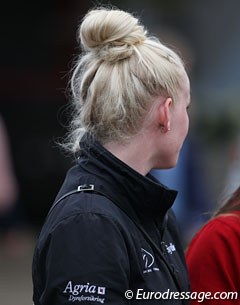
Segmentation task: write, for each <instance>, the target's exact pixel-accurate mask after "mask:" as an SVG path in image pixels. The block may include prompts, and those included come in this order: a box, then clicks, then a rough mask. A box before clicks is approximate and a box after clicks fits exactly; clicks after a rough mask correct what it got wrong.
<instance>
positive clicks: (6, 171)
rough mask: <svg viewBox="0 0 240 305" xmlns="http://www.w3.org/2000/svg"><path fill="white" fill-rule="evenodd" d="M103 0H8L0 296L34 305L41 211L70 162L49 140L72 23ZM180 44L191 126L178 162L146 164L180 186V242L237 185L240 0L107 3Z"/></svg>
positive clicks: (1, 102)
mask: <svg viewBox="0 0 240 305" xmlns="http://www.w3.org/2000/svg"><path fill="white" fill-rule="evenodd" d="M109 3H110V2H109V1H108V2H107V1H97V2H96V1H87V0H78V1H77V0H71V1H64V0H58V1H31V2H29V1H28V2H23V1H21V2H16V1H15V3H12V2H7V3H5V5H4V7H2V10H1V12H2V17H1V21H2V33H3V34H2V37H1V41H2V44H1V50H2V56H1V62H0V65H1V74H0V78H1V81H0V86H1V90H0V96H1V98H0V299H1V304H3V305H15V304H17V305H28V304H32V301H31V297H32V284H31V259H32V251H33V247H34V242H35V239H36V238H37V236H38V233H39V230H40V228H41V225H42V223H43V221H44V218H45V216H46V214H47V212H48V210H49V208H50V206H51V204H52V202H53V200H54V198H55V195H56V193H57V191H58V189H59V187H60V185H61V183H62V181H63V179H64V176H65V173H66V171H67V169H68V168H69V167H70V166H71V165H72V164H73V160H72V159H71V158H70V157H69V156H65V155H64V154H63V153H62V152H61V151H60V149H59V148H58V146H57V144H56V142H57V141H58V140H59V139H61V138H62V137H63V136H64V134H65V132H66V125H67V118H68V99H67V94H66V87H67V82H68V79H69V70H70V68H71V66H72V62H73V60H74V58H75V57H76V56H77V55H78V54H79V47H78V45H77V42H76V30H77V26H78V24H79V22H80V20H81V18H82V17H83V16H84V15H85V13H86V12H87V11H88V9H89V8H90V7H92V6H93V5H96V4H109ZM111 4H112V5H114V6H117V7H118V8H121V9H124V10H128V11H130V12H134V13H136V15H137V16H140V18H141V20H142V21H143V23H144V25H145V26H146V27H147V29H148V31H149V33H151V34H153V35H156V36H158V37H159V38H160V40H162V41H163V42H165V43H166V44H168V45H169V46H170V47H172V48H174V49H175V50H178V52H179V53H180V54H181V55H182V57H183V58H184V60H185V63H186V67H187V70H188V73H189V76H190V80H191V89H192V92H191V94H192V104H191V109H190V133H189V136H188V138H187V140H186V142H185V144H184V147H183V150H182V152H181V155H180V159H179V163H178V166H177V167H176V168H175V169H172V170H169V171H153V174H154V175H155V176H156V177H157V178H159V179H160V180H161V181H162V182H163V183H166V184H167V185H168V186H170V187H173V188H176V189H178V190H179V195H178V197H177V201H176V203H175V204H174V209H175V212H176V214H177V217H178V220H179V223H180V226H181V230H182V231H181V232H182V240H183V243H184V246H185V247H186V246H187V245H188V242H189V241H190V239H191V238H192V236H193V235H194V234H195V232H196V231H197V230H198V229H199V227H200V226H201V225H202V224H203V223H204V222H205V221H207V220H208V219H209V217H211V215H212V213H213V211H214V210H215V209H216V208H217V207H218V205H220V204H221V202H222V201H223V200H224V198H226V196H227V195H228V194H229V193H231V192H232V191H233V190H234V189H235V188H236V187H237V186H238V184H239V181H240V179H239V176H240V162H239V161H240V137H239V121H240V120H239V108H240V106H239V105H240V103H239V95H240V92H239V91H240V86H239V82H240V60H239V59H240V58H239V54H240V39H239V38H238V37H239V36H238V35H239V33H240V18H239V11H240V2H239V1H238V0H201V1H197V0H131V1H129V0H128V1H127V0H121V1H120V0H119V1H117V0H116V1H115V0H113V1H112V2H111Z"/></svg>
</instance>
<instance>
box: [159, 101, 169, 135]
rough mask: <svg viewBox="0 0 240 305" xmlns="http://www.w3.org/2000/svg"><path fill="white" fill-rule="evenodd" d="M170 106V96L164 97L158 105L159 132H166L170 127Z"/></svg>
mask: <svg viewBox="0 0 240 305" xmlns="http://www.w3.org/2000/svg"><path fill="white" fill-rule="evenodd" d="M171 106H172V99H171V98H170V97H168V98H166V99H165V101H164V102H163V104H162V105H161V107H160V112H159V122H160V127H161V132H162V133H166V132H168V131H170V129H171V126H170V125H171V123H170V107H171Z"/></svg>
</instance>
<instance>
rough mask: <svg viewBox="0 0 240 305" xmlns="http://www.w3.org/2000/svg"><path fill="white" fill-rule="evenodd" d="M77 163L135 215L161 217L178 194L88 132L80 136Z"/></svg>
mask: <svg viewBox="0 0 240 305" xmlns="http://www.w3.org/2000/svg"><path fill="white" fill-rule="evenodd" d="M80 145H81V155H80V158H79V166H80V167H81V168H82V169H83V170H84V172H88V174H90V175H92V176H94V180H95V182H94V183H95V184H96V183H97V184H99V185H98V187H101V188H103V190H105V189H106V192H107V193H108V194H109V195H110V196H111V197H112V198H115V199H116V200H117V201H118V202H119V203H120V204H122V205H131V208H132V209H133V210H134V211H135V213H136V214H137V215H138V217H140V218H142V217H150V218H153V217H156V216H159V217H161V218H163V217H164V215H165V214H166V212H167V210H168V209H169V208H171V206H172V205H173V203H174V200H175V198H176V196H177V191H175V190H170V189H168V188H167V187H166V186H164V185H163V184H161V183H159V181H158V180H156V179H155V178H154V177H153V176H151V175H150V174H148V175H147V176H142V175H141V174H139V173H138V172H136V171H135V170H133V169H132V168H131V167H129V166H128V165H127V164H125V163H124V162H122V161H121V160H119V159H118V158H116V157H115V156H114V155H113V154H111V153H110V152H109V151H108V150H106V149H105V148H104V147H103V146H102V145H101V144H100V143H99V142H98V141H96V140H95V139H94V138H93V137H91V136H90V135H89V134H86V135H85V136H84V137H83V138H82V140H81V143H80Z"/></svg>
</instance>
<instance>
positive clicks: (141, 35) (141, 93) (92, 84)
mask: <svg viewBox="0 0 240 305" xmlns="http://www.w3.org/2000/svg"><path fill="white" fill-rule="evenodd" d="M78 35H79V39H80V43H81V46H82V50H83V52H82V54H81V55H80V57H79V60H78V61H77V63H76V66H75V68H74V71H73V74H72V78H71V90H72V98H73V102H74V104H75V107H76V111H75V117H74V119H73V121H72V131H71V139H70V142H69V143H68V144H67V146H69V147H70V149H71V150H72V151H76V150H79V149H80V147H79V140H80V138H81V136H82V135H83V134H84V133H85V132H89V133H91V134H92V135H94V136H95V137H96V138H97V139H98V141H100V142H101V143H102V144H104V143H107V142H108V141H127V140H128V139H130V138H131V137H132V136H133V135H134V134H136V133H137V132H138V131H139V130H140V129H141V124H142V121H143V119H144V116H145V114H146V113H147V111H149V108H150V107H151V105H152V103H153V101H154V99H155V98H156V97H157V96H159V95H162V94H167V95H168V96H171V97H172V98H173V100H174V101H175V100H177V92H178V90H179V87H180V82H181V79H182V75H183V71H184V67H183V63H182V61H181V59H180V58H179V56H178V55H177V54H176V53H175V52H173V51H172V50H171V49H169V48H168V47H166V46H165V45H163V44H162V43H161V42H159V41H158V40H157V39H156V38H153V37H149V36H148V35H147V31H146V30H145V29H144V27H143V26H142V25H141V24H140V22H139V20H138V19H137V18H135V17H134V16H132V15H131V14H129V13H127V12H124V11H121V10H111V9H102V8H101V9H94V10H92V11H90V12H89V13H88V14H87V15H86V16H85V17H84V19H83V21H82V23H81V25H80V27H79V32H78Z"/></svg>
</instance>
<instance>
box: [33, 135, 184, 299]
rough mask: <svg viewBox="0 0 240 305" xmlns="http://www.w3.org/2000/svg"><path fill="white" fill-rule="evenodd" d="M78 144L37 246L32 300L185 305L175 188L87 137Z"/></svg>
mask: <svg viewBox="0 0 240 305" xmlns="http://www.w3.org/2000/svg"><path fill="white" fill-rule="evenodd" d="M81 147H82V153H81V156H80V157H79V158H78V162H77V165H76V166H74V167H73V168H72V169H70V171H69V172H68V174H67V176H66V179H65V182H64V184H63V186H62V188H61V190H60V192H59V194H58V196H57V198H56V201H57V200H59V199H60V198H62V196H63V199H60V201H59V202H57V204H56V205H55V206H54V207H53V208H52V210H51V211H50V213H49V215H48V216H47V219H46V221H45V224H44V226H43V228H42V231H41V233H40V236H39V239H38V241H37V244H36V248H35V252H34V257H33V286H34V295H33V300H34V304H35V305H63V304H64V305H65V304H71V303H75V304H80V305H83V304H86V305H87V304H162V303H163V304H188V300H187V298H188V296H187V294H188V292H187V291H189V282H188V275H187V271H186V266H185V259H184V254H183V251H182V248H181V245H180V242H179V237H178V228H177V226H176V220H175V216H174V214H173V212H172V210H171V206H172V204H173V202H174V199H175V197H176V194H177V192H176V191H173V190H169V189H167V188H166V187H164V186H163V185H161V184H159V182H157V181H156V180H155V179H154V178H153V177H151V176H150V175H148V176H146V177H144V176H142V175H140V174H139V173H137V172H135V171H134V170H133V169H131V168H130V167H128V166H127V165H126V164H124V163H123V162H121V161H120V160H118V159H117V158H116V157H114V156H113V155H112V154H110V153H109V152H108V151H107V150H105V149H104V148H103V147H102V146H101V145H100V144H99V143H98V142H96V141H94V140H92V139H90V138H89V137H85V139H84V140H82V142H81ZM79 186H81V187H80V189H78V187H79ZM81 188H83V189H84V188H94V190H92V191H91V190H90V191H87V190H86V191H81ZM77 189H78V190H79V192H74V193H73V194H68V193H69V192H71V191H74V190H77ZM66 194H67V195H66ZM166 215H167V216H166ZM145 233H146V234H145ZM146 235H147V236H146ZM149 238H150V239H151V240H150V239H149ZM156 247H157V248H158V249H156ZM159 249H160V251H159ZM127 290H131V291H132V292H133V297H132V298H131V299H130V297H131V292H128V293H129V299H127V298H126V297H125V292H126V291H127ZM151 292H156V293H155V294H153V293H152V294H151ZM174 292H175V295H173V293H174ZM186 292H187V293H186ZM171 293H172V295H170V294H171Z"/></svg>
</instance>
